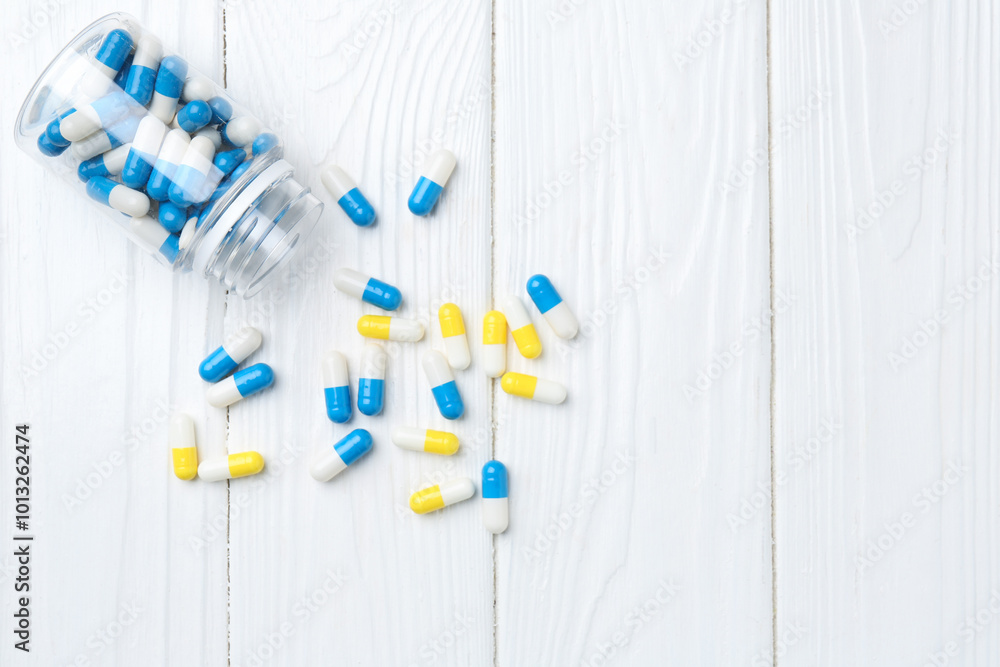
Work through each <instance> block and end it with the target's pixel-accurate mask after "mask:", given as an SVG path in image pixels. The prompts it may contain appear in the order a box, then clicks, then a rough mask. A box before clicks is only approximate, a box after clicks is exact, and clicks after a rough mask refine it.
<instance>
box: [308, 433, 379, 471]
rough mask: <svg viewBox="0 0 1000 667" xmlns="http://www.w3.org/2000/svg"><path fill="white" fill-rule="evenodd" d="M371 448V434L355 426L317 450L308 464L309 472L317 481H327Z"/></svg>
mask: <svg viewBox="0 0 1000 667" xmlns="http://www.w3.org/2000/svg"><path fill="white" fill-rule="evenodd" d="M371 449H372V435H371V433H369V432H368V431H366V430H365V429H363V428H357V429H354V430H353V431H351V432H350V433H348V434H347V435H345V436H344V437H343V438H341V439H340V440H338V441H337V442H335V443H334V445H333V447H329V448H325V449H323V450H321V451H320V452H319V454H318V455H317V456H316V458H314V459H313V462H312V464H311V465H310V466H309V474H310V475H312V477H313V479H315V480H316V481H318V482H329V481H330V480H331V479H333V478H334V477H336V476H337V475H339V474H340V473H342V472H343V471H344V470H346V469H347V467H348V466H349V465H351V464H353V463H354V462H355V461H357V460H358V459H359V458H361V457H362V456H364V455H365V454H367V453H368V452H370V451H371Z"/></svg>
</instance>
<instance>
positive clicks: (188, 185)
mask: <svg viewBox="0 0 1000 667" xmlns="http://www.w3.org/2000/svg"><path fill="white" fill-rule="evenodd" d="M214 157H215V146H213V145H212V142H211V141H210V140H209V139H207V138H206V137H195V138H194V139H192V140H191V143H190V144H188V147H187V150H186V151H185V152H184V159H183V160H181V163H180V165H178V167H177V172H176V173H175V174H174V177H173V179H172V181H173V182H172V183H171V184H170V188H169V190H168V193H167V194H168V196H169V197H170V201H172V202H173V203H175V204H177V205H178V206H191V205H192V204H200V203H201V202H203V201H206V200H207V199H208V198H209V196H210V195H211V194H212V190H214V189H215V186H216V185H218V184H219V177H220V175H221V174H219V172H218V170H217V169H215V166H214V165H213V164H212V159H213V158H214Z"/></svg>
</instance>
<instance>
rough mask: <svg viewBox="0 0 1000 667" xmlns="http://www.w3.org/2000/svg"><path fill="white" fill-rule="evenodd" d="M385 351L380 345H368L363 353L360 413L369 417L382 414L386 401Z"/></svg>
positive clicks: (359, 401) (359, 388)
mask: <svg viewBox="0 0 1000 667" xmlns="http://www.w3.org/2000/svg"><path fill="white" fill-rule="evenodd" d="M387 362H388V356H386V353H385V350H383V349H382V346H381V345H379V344H378V343H368V344H366V345H365V349H364V351H362V353H361V376H360V377H359V378H358V412H360V413H361V414H363V415H368V416H369V417H374V416H375V415H377V414H379V413H380V412H382V405H383V403H384V401H385V366H386V363H387Z"/></svg>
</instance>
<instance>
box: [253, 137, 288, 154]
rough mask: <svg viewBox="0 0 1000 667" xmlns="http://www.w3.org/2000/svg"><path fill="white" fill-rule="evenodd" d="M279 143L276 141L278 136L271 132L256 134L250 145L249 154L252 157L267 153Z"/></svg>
mask: <svg viewBox="0 0 1000 667" xmlns="http://www.w3.org/2000/svg"><path fill="white" fill-rule="evenodd" d="M279 143H281V141H280V140H279V139H278V135H276V134H273V133H271V132H263V133H261V134H258V135H257V137H256V138H255V139H254V140H253V144H251V145H250V152H251V153H253V154H254V155H260V154H261V153H266V152H268V151H269V150H271V149H272V148H274V147H275V146H277V145H278V144H279Z"/></svg>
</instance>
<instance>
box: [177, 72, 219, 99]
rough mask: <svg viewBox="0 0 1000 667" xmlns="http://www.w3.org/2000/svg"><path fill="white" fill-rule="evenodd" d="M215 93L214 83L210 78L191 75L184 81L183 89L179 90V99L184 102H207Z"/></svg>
mask: <svg viewBox="0 0 1000 667" xmlns="http://www.w3.org/2000/svg"><path fill="white" fill-rule="evenodd" d="M213 95H215V84H214V83H212V80H211V79H208V78H206V77H203V76H192V77H191V78H189V79H188V80H187V81H185V82H184V89H183V90H182V91H181V99H182V100H184V101H185V102H193V101H195V100H200V101H202V102H207V101H208V100H209V99H211V97H212V96H213Z"/></svg>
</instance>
